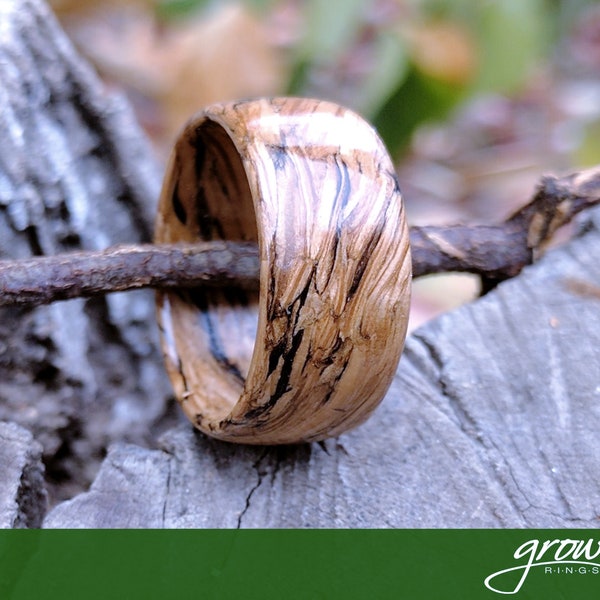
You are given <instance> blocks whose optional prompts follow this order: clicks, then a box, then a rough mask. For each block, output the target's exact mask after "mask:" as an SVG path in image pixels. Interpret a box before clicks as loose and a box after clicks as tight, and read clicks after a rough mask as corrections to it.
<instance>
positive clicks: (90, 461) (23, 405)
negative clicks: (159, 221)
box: [0, 0, 170, 493]
mask: <svg viewBox="0 0 600 600" xmlns="http://www.w3.org/2000/svg"><path fill="white" fill-rule="evenodd" d="M0 81H1V82H2V85H1V86H0V137H1V139H2V144H0V258H26V257H29V256H35V255H50V254H55V253H58V252H62V251H66V250H72V249H77V248H81V249H90V250H91V249H100V248H106V247H107V246H109V245H113V244H118V243H125V242H127V243H135V242H143V241H149V240H150V234H151V230H152V220H153V216H154V211H155V204H154V202H155V199H156V198H157V196H158V190H159V184H160V172H159V170H158V169H157V168H156V167H155V165H154V162H153V160H152V157H151V154H150V151H149V147H148V146H147V144H146V142H145V140H144V138H143V136H142V135H141V133H140V131H139V129H138V126H137V125H136V123H135V120H134V118H133V116H132V114H131V112H130V109H129V107H128V105H127V103H126V101H125V99H124V98H122V97H121V96H119V95H117V94H114V93H112V92H110V91H109V90H107V89H106V88H105V87H104V86H103V85H102V84H101V83H100V82H99V80H98V79H97V78H96V76H95V75H94V73H93V72H92V71H91V70H90V68H89V67H88V66H87V65H86V64H85V63H84V62H83V61H82V60H81V59H80V58H79V57H78V55H77V53H76V52H75V51H74V49H73V47H72V46H71V44H70V42H69V41H68V39H67V38H66V36H65V35H64V33H63V32H62V31H61V29H60V28H59V26H58V25H57V23H56V21H55V19H54V17H53V15H52V14H51V12H50V10H49V9H48V8H47V6H46V5H45V4H44V3H43V2H41V1H38V0H5V1H3V2H0ZM157 347H158V346H157V343H156V331H155V323H154V303H153V296H152V294H151V293H149V292H134V293H133V294H130V295H128V296H121V295H113V296H111V297H107V298H106V299H94V300H90V301H84V300H73V301H69V302H65V303H61V304H54V305H51V306H45V307H40V308H36V309H34V310H33V309H28V308H19V307H8V308H0V419H4V420H11V421H15V422H17V423H19V424H21V425H22V426H24V427H26V428H28V429H30V430H31V431H32V432H33V433H34V435H35V438H36V439H37V440H38V441H39V442H41V444H42V446H43V448H44V459H45V462H46V465H47V476H48V479H49V482H51V483H52V482H58V483H59V482H61V481H63V480H64V479H74V480H79V481H82V482H85V481H86V480H87V481H89V480H90V479H91V478H92V477H93V475H94V474H95V471H96V470H97V466H98V461H99V460H100V459H101V457H102V455H103V453H104V451H105V450H104V449H105V447H106V444H107V443H110V441H111V440H114V439H122V438H123V436H125V437H126V438H127V437H129V438H130V439H131V440H134V441H136V442H138V443H141V442H142V440H143V439H144V438H147V437H148V430H149V426H150V425H151V424H153V423H155V422H156V421H157V419H159V418H160V416H161V415H162V413H163V411H164V408H165V399H166V398H167V396H168V394H169V393H170V389H169V387H168V383H167V381H166V377H165V376H164V373H163V370H162V360H161V358H160V354H159V352H158V350H157ZM61 489H63V490H65V488H64V487H63V488H61ZM78 489H80V486H76V487H75V488H73V489H72V490H70V491H69V490H68V489H67V490H66V492H67V493H70V492H74V491H77V490H78Z"/></svg>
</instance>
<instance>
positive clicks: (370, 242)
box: [156, 98, 411, 444]
mask: <svg viewBox="0 0 600 600" xmlns="http://www.w3.org/2000/svg"><path fill="white" fill-rule="evenodd" d="M198 240H234V241H242V240H253V241H257V242H258V245H259V253H260V261H261V267H260V289H259V290H258V292H256V291H251V290H240V289H224V290H215V289H210V290H209V289H195V290H192V291H190V290H181V291H175V292H159V293H158V296H157V307H158V319H159V326H160V329H161V335H162V345H163V351H164V354H165V360H166V366H167V370H168V373H169V376H170V378H171V380H172V383H173V386H174V389H175V392H176V395H177V397H178V399H179V401H180V403H181V406H182V407H183V410H184V411H185V413H186V414H187V416H188V417H189V418H190V419H191V421H192V422H193V423H194V424H195V425H196V426H197V427H198V428H199V429H201V430H202V431H204V432H205V433H207V434H209V435H211V436H213V437H216V438H220V439H223V440H228V441H233V442H242V443H250V444H285V443H295V442H301V441H316V440H322V439H324V438H327V437H331V436H336V435H338V434H339V433H341V432H343V431H345V430H347V429H349V428H351V427H354V426H355V425H358V424H359V423H361V422H362V421H364V420H365V419H366V418H367V417H368V416H369V414H370V413H371V412H372V411H373V410H374V409H375V407H376V406H377V405H378V404H379V402H380V401H381V399H382V398H383V396H384V394H385V392H386V391H387V389H388V387H389V385H390V383H391V380H392V378H393V376H394V373H395V371H396V367H397V364H398V360H399V358H400V353H401V351H402V347H403V344H404V339H405V335H406V325H407V320H408V309H409V301H410V282H411V266H410V265H411V260H410V252H409V242H408V230H407V226H406V222H405V218H404V210H403V206H402V201H401V197H400V192H399V189H398V183H397V180H396V176H395V173H394V168H393V164H392V161H391V159H390V158H389V156H388V154H387V152H386V150H385V148H384V146H383V144H382V142H381V140H380V139H379V137H378V136H377V134H376V132H375V131H374V130H373V129H372V128H371V127H370V126H369V125H368V124H367V123H366V122H365V121H364V120H363V119H361V118H360V117H359V116H357V115H356V114H355V113H353V112H351V111H349V110H347V109H344V108H342V107H340V106H337V105H335V104H332V103H328V102H323V101H318V100H307V99H297V98H274V99H262V100H254V101H243V102H236V103H229V104H219V105H214V106H211V107H209V108H207V109H206V110H204V111H203V112H201V113H199V114H197V115H196V116H194V117H193V118H192V119H191V120H190V121H189V122H188V124H187V126H186V127H185V128H184V130H183V132H182V133H181V135H180V137H179V139H178V141H177V142H176V145H175V148H174V150H173V153H172V156H171V159H170V163H169V167H168V170H167V175H166V178H165V183H164V186H163V191H162V195H161V199H160V206H159V214H158V218H157V223H156V241H157V242H177V241H185V242H191V241H198Z"/></svg>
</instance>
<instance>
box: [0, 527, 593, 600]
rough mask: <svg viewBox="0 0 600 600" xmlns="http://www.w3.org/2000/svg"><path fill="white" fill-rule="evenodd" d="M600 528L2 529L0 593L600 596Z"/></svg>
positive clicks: (38, 599) (17, 597)
mask: <svg viewBox="0 0 600 600" xmlns="http://www.w3.org/2000/svg"><path fill="white" fill-rule="evenodd" d="M599 593H600V532H596V531H595V530H591V531H589V530H577V531H575V530H569V531H565V530H351V531H350V530H244V531H236V530H186V531H140V530H118V531H97V530H94V531H92V530H76V531H38V530H29V531H3V532H0V599H1V600H4V599H11V600H13V599H14V600H21V599H27V600H29V599H32V600H33V599H35V600H45V599H47V598H50V599H53V598H60V599H69V598H77V599H86V600H93V599H96V598H98V599H100V598H101V599H103V600H107V599H111V598H119V599H132V600H133V599H137V598H140V599H142V598H143V599H154V598H156V599H159V598H160V599H163V598H167V599H168V598H178V599H181V600H184V599H187V598H217V599H229V598H231V599H234V598H236V599H237V598H241V599H246V598H249V599H253V598H261V599H271V598H282V599H286V600H287V599H290V600H295V599H302V600H304V599H331V598H333V599H337V598H341V599H354V598H356V599H363V598H364V599H387V598H390V599H392V598H393V599H403V598H407V599H421V598H423V599H427V600H430V599H446V598H447V599H469V600H472V599H477V598H487V599H493V598H502V597H506V596H509V597H513V598H518V599H519V600H520V599H525V598H532V599H533V598H535V599H540V598H543V599H544V600H547V599H553V598H568V599H580V598H581V599H587V598H597V597H598V596H599Z"/></svg>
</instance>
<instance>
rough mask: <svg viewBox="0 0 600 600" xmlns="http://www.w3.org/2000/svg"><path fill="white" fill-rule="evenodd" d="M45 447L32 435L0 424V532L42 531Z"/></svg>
mask: <svg viewBox="0 0 600 600" xmlns="http://www.w3.org/2000/svg"><path fill="white" fill-rule="evenodd" d="M41 457H42V447H41V446H40V444H38V443H37V442H36V441H35V440H34V439H33V436H32V435H31V433H30V432H29V431H27V430H26V429H23V428H22V427H19V426H18V425H15V424H14V423H1V422H0V465H1V466H0V528H3V529H4V528H13V527H18V528H22V527H39V526H40V524H41V523H42V519H43V517H44V513H45V511H46V489H45V487H44V467H43V465H42V460H41Z"/></svg>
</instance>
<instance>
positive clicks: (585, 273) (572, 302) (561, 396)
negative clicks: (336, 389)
mask: <svg viewBox="0 0 600 600" xmlns="http://www.w3.org/2000/svg"><path fill="white" fill-rule="evenodd" d="M598 223H600V214H599V213H598V212H596V214H595V220H592V219H590V220H589V221H588V224H587V226H586V233H585V234H583V235H581V236H580V237H579V238H578V239H575V240H574V241H572V242H571V243H570V244H569V245H568V246H566V247H565V248H561V249H558V250H555V251H552V252H550V253H549V254H548V255H547V256H546V257H544V258H543V259H542V260H541V261H540V262H539V263H538V264H536V265H534V266H532V267H530V268H528V269H526V270H525V272H524V273H523V274H522V275H521V276H519V277H518V278H516V279H514V280H511V281H507V282H505V283H503V284H502V285H500V286H499V287H498V288H497V290H495V291H494V292H492V293H490V294H489V295H487V296H486V297H484V298H482V299H480V300H479V301H477V302H474V303H472V304H470V305H468V306H465V307H463V308H461V309H459V310H457V311H455V312H453V313H450V314H447V315H445V316H443V317H441V318H439V319H437V320H436V321H434V322H432V323H431V324H429V325H427V326H425V327H423V328H421V329H420V330H418V331H417V332H415V333H414V334H413V335H412V336H411V337H410V339H409V341H408V344H407V346H406V350H405V353H404V356H403V358H402V361H401V363H400V367H399V370H398V373H397V377H396V379H395V381H394V383H393V385H392V388H391V390H390V392H389V393H388V395H387V397H386V399H385V401H384V402H383V404H382V406H381V407H380V408H379V409H378V410H377V412H376V413H375V415H374V416H373V417H372V418H371V419H370V420H369V421H368V422H367V423H366V424H365V425H363V426H361V427H360V428H358V429H356V430H355V431H352V432H350V433H348V434H345V435H343V436H341V437H340V438H339V439H337V440H330V441H328V442H326V443H325V444H323V445H319V444H315V445H312V446H308V445H307V446H299V447H280V448H266V449H265V448H254V447H244V446H232V445H228V444H224V443H219V442H216V441H213V440H210V439H208V438H206V437H204V436H203V435H201V434H199V433H195V432H194V431H192V429H191V427H189V426H187V425H184V426H181V427H179V428H177V429H173V430H171V431H170V432H168V433H167V434H166V435H165V436H164V437H163V440H162V449H158V450H145V449H142V448H139V447H135V446H128V445H118V446H115V447H114V448H113V449H112V451H111V452H110V454H109V456H108V458H107V459H106V461H105V462H104V464H103V466H102V469H101V471H100V474H99V476H98V478H97V480H96V481H95V483H94V484H93V486H92V488H91V490H90V491H89V492H87V493H84V494H82V495H80V496H78V497H76V498H74V499H73V500H70V501H67V502H65V503H63V504H61V505H59V506H57V507H56V508H55V509H54V510H53V511H52V512H51V513H50V514H49V515H48V517H47V518H46V520H45V527H138V526H143V527H237V526H241V527H597V526H598V524H599V521H598V515H600V444H599V442H598V436H599V435H600V434H599V432H600V408H599V407H600V376H599V372H600V370H599V368H598V367H599V365H600V316H599V315H600V261H598V257H599V256H600V230H599V228H598Z"/></svg>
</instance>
